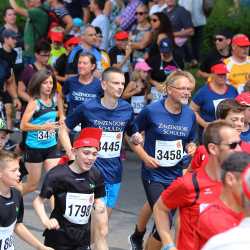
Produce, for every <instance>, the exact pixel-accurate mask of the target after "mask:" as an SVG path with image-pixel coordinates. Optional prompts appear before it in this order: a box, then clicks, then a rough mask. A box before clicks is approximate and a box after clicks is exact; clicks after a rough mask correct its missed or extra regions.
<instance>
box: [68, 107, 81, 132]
mask: <svg viewBox="0 0 250 250" xmlns="http://www.w3.org/2000/svg"><path fill="white" fill-rule="evenodd" d="M84 110H86V107H85V105H84V104H81V105H79V106H78V107H77V108H76V109H75V110H74V112H73V113H71V114H69V115H68V116H67V118H66V120H65V124H66V126H67V127H68V128H69V129H73V128H74V127H75V126H77V125H78V124H79V123H84Z"/></svg>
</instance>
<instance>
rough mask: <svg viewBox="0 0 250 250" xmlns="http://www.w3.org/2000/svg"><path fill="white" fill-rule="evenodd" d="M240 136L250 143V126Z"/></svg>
mask: <svg viewBox="0 0 250 250" xmlns="http://www.w3.org/2000/svg"><path fill="white" fill-rule="evenodd" d="M240 138H241V140H242V141H246V142H247V143H250V128H249V129H248V130H247V131H245V132H242V133H241V134H240Z"/></svg>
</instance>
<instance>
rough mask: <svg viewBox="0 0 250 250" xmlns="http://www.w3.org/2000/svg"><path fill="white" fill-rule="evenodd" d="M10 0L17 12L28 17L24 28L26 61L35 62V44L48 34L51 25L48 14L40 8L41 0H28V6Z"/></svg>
mask: <svg viewBox="0 0 250 250" xmlns="http://www.w3.org/2000/svg"><path fill="white" fill-rule="evenodd" d="M9 1H10V5H11V7H12V8H13V9H14V10H15V11H16V13H18V14H20V15H21V16H24V17H26V24H25V29H24V45H25V53H24V54H25V63H27V64H28V63H33V62H34V49H35V44H36V43H37V42H38V40H40V39H41V38H42V37H44V36H46V35H47V30H48V25H49V17H48V14H47V13H46V12H45V11H44V10H42V9H41V8H40V6H41V5H42V3H41V0H37V1H32V0H27V1H26V7H27V8H23V7H21V6H19V5H18V4H17V3H16V0H9ZM41 20H42V22H41Z"/></svg>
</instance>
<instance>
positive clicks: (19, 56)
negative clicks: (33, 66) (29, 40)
mask: <svg viewBox="0 0 250 250" xmlns="http://www.w3.org/2000/svg"><path fill="white" fill-rule="evenodd" d="M14 50H15V51H16V53H17V57H16V61H15V64H20V63H22V62H23V49H22V48H21V47H17V48H14Z"/></svg>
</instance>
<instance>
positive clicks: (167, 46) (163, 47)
mask: <svg viewBox="0 0 250 250" xmlns="http://www.w3.org/2000/svg"><path fill="white" fill-rule="evenodd" d="M159 47H160V52H161V53H171V52H172V51H173V42H172V41H171V40H170V39H169V38H164V39H162V40H161V41H160V46H159Z"/></svg>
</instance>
